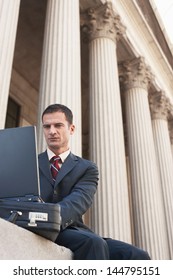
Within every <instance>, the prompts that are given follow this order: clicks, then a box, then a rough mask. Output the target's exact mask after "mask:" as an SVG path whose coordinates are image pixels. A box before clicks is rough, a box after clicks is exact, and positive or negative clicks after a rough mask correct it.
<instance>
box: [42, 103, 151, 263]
mask: <svg viewBox="0 0 173 280" xmlns="http://www.w3.org/2000/svg"><path fill="white" fill-rule="evenodd" d="M42 123H43V131H44V136H45V139H46V142H47V150H46V151H45V152H43V153H42V154H40V155H39V171H40V186H41V196H42V198H43V200H44V201H45V202H52V203H58V204H59V205H60V207H61V218H62V223H61V230H60V233H59V236H58V237H57V240H56V241H55V242H56V243H57V244H59V245H62V246H65V247H67V248H69V249H71V251H72V252H73V255H74V259H78V260H96V259H100V260H104V259H106V260H109V259H114V260H115V259H118V260H122V259H126V260H128V259H139V260H142V259H143V260H144V259H150V257H149V255H148V254H147V252H145V251H143V250H141V249H139V248H137V247H134V246H132V245H130V244H127V243H124V242H121V241H117V240H113V239H110V238H106V239H104V238H101V237H100V236H98V235H96V234H95V233H94V232H92V231H91V230H90V229H89V228H87V227H86V226H85V225H84V223H83V221H82V215H83V214H84V213H85V212H86V211H87V210H88V208H89V207H90V206H91V204H92V202H93V197H94V194H95V192H96V189H97V183H98V169H97V166H96V165H95V164H94V163H93V162H91V161H88V160H85V159H83V158H80V157H78V156H76V155H74V154H72V153H71V151H70V147H69V140H70V137H71V136H72V135H73V133H74V131H75V126H74V124H73V115H72V112H71V110H70V109H69V108H67V107H66V106H64V105H61V104H53V105H50V106H48V107H47V108H46V109H45V110H44V112H43V114H42ZM53 157H54V162H52V158H53ZM55 160H56V162H57V161H59V162H58V165H56V167H55V165H54V163H55ZM51 170H53V173H52V174H51ZM54 172H55V174H54ZM55 175H56V177H55Z"/></svg>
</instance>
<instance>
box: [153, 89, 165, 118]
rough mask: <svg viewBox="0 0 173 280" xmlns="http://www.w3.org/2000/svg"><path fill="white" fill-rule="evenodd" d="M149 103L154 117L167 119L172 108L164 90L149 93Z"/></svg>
mask: <svg viewBox="0 0 173 280" xmlns="http://www.w3.org/2000/svg"><path fill="white" fill-rule="evenodd" d="M149 104H150V109H151V118H152V119H162V120H167V119H168V115H169V110H170V101H169V98H168V97H166V95H165V93H164V92H163V91H159V92H154V93H152V94H150V95H149Z"/></svg>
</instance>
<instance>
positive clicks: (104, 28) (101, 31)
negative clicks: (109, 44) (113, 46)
mask: <svg viewBox="0 0 173 280" xmlns="http://www.w3.org/2000/svg"><path fill="white" fill-rule="evenodd" d="M82 32H83V35H84V38H85V40H86V37H87V39H88V40H89V41H92V40H94V39H97V38H109V39H112V40H113V41H114V42H116V40H118V39H119V37H120V36H121V35H122V34H123V33H124V32H125V27H124V26H123V24H122V23H121V19H120V16H119V15H117V14H116V13H115V12H114V10H113V7H112V3H111V2H106V3H105V4H104V5H102V6H99V7H98V8H89V9H88V10H87V11H86V12H85V13H84V14H83V22H82Z"/></svg>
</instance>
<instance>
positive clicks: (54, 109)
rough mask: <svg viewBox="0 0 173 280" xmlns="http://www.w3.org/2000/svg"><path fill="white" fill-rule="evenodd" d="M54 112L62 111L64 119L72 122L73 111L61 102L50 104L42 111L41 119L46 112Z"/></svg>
mask: <svg viewBox="0 0 173 280" xmlns="http://www.w3.org/2000/svg"><path fill="white" fill-rule="evenodd" d="M55 112H61V113H64V115H65V117H66V120H67V121H68V123H69V124H72V123H73V113H72V111H71V110H70V109H69V108H68V107H67V106H65V105H62V104H52V105H49V106H48V107H47V108H46V109H45V110H44V111H43V113H42V120H43V116H44V115H46V114H51V113H55Z"/></svg>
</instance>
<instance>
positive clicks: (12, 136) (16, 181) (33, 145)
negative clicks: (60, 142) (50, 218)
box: [0, 126, 40, 201]
mask: <svg viewBox="0 0 173 280" xmlns="http://www.w3.org/2000/svg"><path fill="white" fill-rule="evenodd" d="M36 139H37V138H36V127H35V126H27V127H17V128H7V129H1V130H0V199H2V198H8V199H14V200H25V201H26V200H27V201H38V200H40V185H39V175H38V158H37V141H36Z"/></svg>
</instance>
